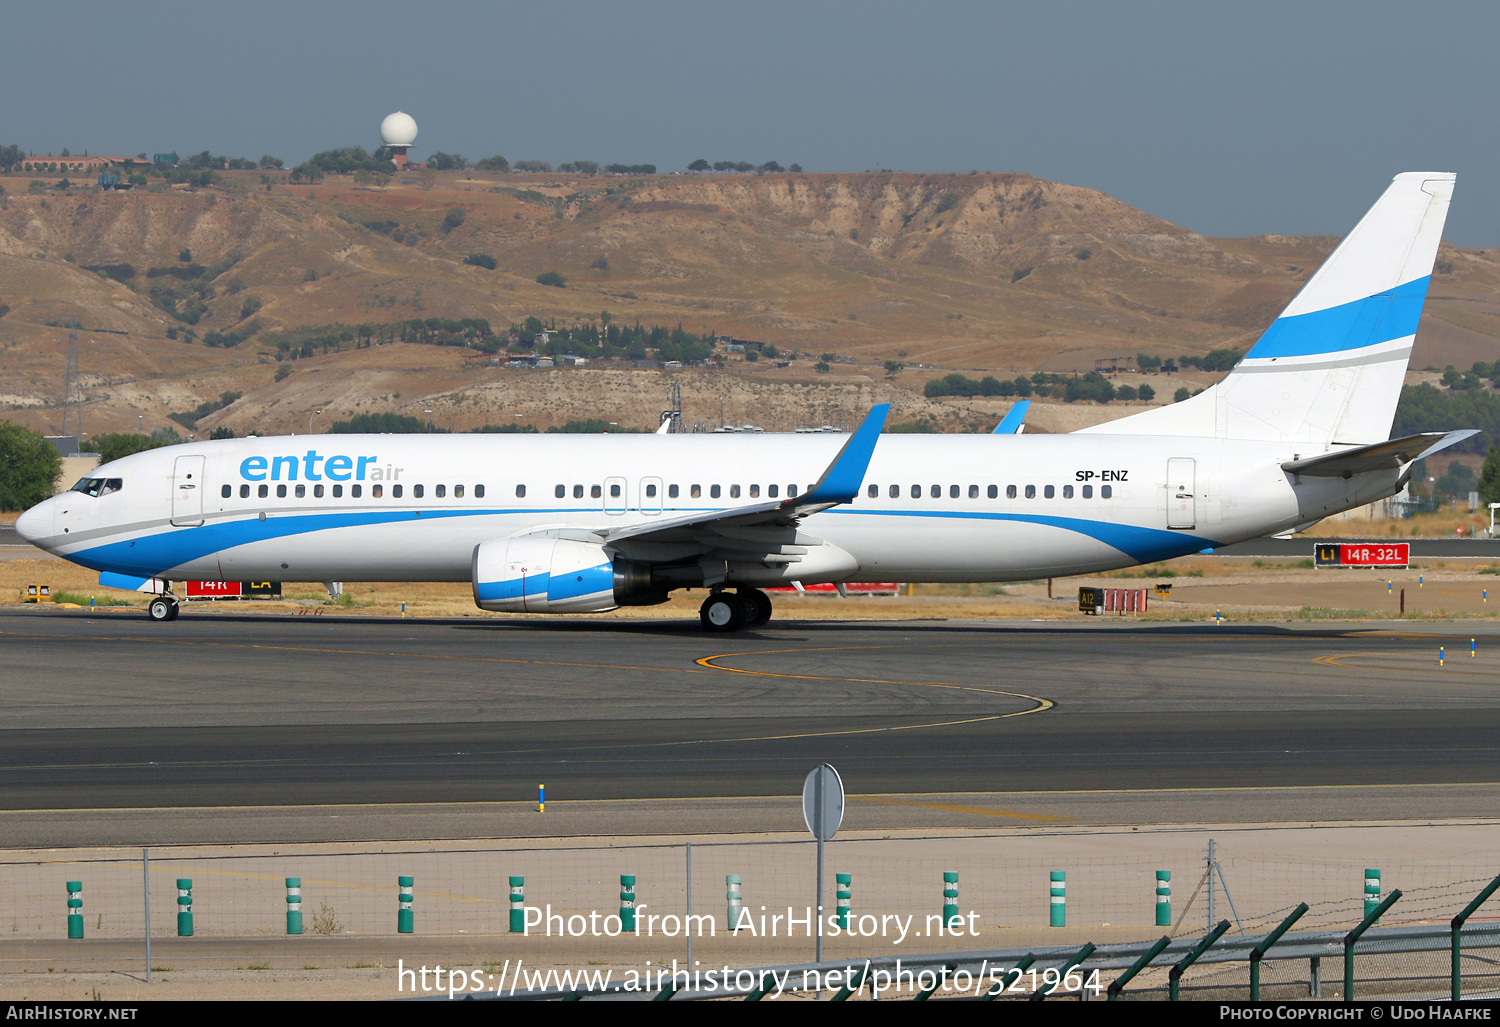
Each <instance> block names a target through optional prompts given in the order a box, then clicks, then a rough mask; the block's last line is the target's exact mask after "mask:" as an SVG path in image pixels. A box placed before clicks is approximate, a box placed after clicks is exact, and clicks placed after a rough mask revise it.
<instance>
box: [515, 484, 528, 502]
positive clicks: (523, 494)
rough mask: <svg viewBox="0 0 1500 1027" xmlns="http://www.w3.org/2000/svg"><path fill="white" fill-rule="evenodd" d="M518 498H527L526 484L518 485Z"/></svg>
mask: <svg viewBox="0 0 1500 1027" xmlns="http://www.w3.org/2000/svg"><path fill="white" fill-rule="evenodd" d="M516 498H517V499H525V498H526V486H525V485H517V486H516Z"/></svg>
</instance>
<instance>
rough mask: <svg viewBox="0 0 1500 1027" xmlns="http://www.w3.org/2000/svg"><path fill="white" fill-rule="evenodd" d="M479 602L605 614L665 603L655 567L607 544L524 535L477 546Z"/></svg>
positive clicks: (509, 608) (522, 609) (508, 608)
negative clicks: (652, 570)
mask: <svg viewBox="0 0 1500 1027" xmlns="http://www.w3.org/2000/svg"><path fill="white" fill-rule="evenodd" d="M471 579H472V581H473V584H474V604H475V605H476V606H478V607H479V608H480V609H481V610H494V611H497V612H512V613H546V612H551V613H602V612H603V611H605V610H613V609H614V608H615V607H617V606H637V605H646V604H650V603H657V602H664V601H665V600H666V598H667V593H666V592H665V590H660V589H653V588H652V587H651V585H652V583H651V574H650V570H649V569H648V568H646V567H644V566H641V565H639V564H633V563H630V562H629V561H626V560H620V559H617V558H614V557H612V556H611V555H610V554H609V553H607V552H606V551H605V548H604V546H603V545H602V544H600V543H596V542H580V541H577V540H574V539H566V538H546V537H541V536H525V537H522V538H501V539H492V540H490V541H488V542H481V543H480V544H479V545H477V546H475V547H474V560H473V567H472V572H471Z"/></svg>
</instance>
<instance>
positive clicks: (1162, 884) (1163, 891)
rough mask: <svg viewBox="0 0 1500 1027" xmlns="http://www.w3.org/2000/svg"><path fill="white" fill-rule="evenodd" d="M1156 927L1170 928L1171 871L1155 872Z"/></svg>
mask: <svg viewBox="0 0 1500 1027" xmlns="http://www.w3.org/2000/svg"><path fill="white" fill-rule="evenodd" d="M1156 926H1157V927H1171V926H1172V871H1170V870H1158V871H1157V872H1156Z"/></svg>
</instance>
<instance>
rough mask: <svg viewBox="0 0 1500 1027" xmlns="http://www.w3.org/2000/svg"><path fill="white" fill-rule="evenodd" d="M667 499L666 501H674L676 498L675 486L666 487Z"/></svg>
mask: <svg viewBox="0 0 1500 1027" xmlns="http://www.w3.org/2000/svg"><path fill="white" fill-rule="evenodd" d="M667 498H668V499H676V498H677V486H676V485H668V486H667Z"/></svg>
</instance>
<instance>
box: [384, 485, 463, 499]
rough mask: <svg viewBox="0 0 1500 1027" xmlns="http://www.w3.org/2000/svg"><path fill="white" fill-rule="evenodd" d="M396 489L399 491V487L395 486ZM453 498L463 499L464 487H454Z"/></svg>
mask: <svg viewBox="0 0 1500 1027" xmlns="http://www.w3.org/2000/svg"><path fill="white" fill-rule="evenodd" d="M396 487H397V488H398V489H399V488H400V487H401V486H400V485H397V486H396ZM453 498H454V499H462V498H464V487H463V486H462V485H455V486H453Z"/></svg>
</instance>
